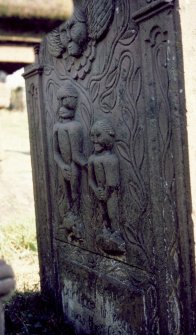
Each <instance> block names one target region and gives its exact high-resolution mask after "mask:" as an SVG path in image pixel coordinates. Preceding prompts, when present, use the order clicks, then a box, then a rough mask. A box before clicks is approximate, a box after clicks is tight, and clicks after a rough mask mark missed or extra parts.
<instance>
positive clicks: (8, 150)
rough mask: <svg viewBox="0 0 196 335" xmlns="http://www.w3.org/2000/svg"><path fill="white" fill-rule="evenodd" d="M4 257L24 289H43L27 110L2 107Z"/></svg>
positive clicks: (0, 239) (0, 250)
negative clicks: (39, 266) (37, 240)
mask: <svg viewBox="0 0 196 335" xmlns="http://www.w3.org/2000/svg"><path fill="white" fill-rule="evenodd" d="M0 134H1V141H0V142H1V148H0V189H1V192H0V217H1V222H0V257H1V258H4V259H5V260H6V261H7V262H8V263H9V264H11V265H12V267H13V270H14V272H15V276H16V282H17V290H19V291H20V292H25V291H29V290H30V291H36V290H39V268H38V255H37V242H36V231H35V214H34V200H33V186H32V171H31V160H30V147H29V134H28V122H27V113H26V112H16V111H14V112H9V111H7V110H0Z"/></svg>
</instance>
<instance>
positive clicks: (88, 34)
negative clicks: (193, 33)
mask: <svg viewBox="0 0 196 335" xmlns="http://www.w3.org/2000/svg"><path fill="white" fill-rule="evenodd" d="M179 46H180V32H179V27H178V12H177V3H176V2H174V1H164V0H155V1H150V0H149V1H147V0H146V1H145V0H141V1H129V0H123V1H122V0H121V1H119V0H115V1H114V0H110V1H108V0H107V1H103V0H96V1H95V0H92V1H75V10H74V13H73V16H72V17H71V18H70V19H69V20H68V21H67V22H66V23H65V24H63V25H61V26H60V27H59V28H57V29H55V30H54V31H53V32H51V33H50V34H49V35H48V36H47V37H46V39H45V40H44V41H43V43H42V45H41V49H40V52H39V56H38V57H37V64H35V65H33V66H31V67H29V68H27V69H26V71H25V77H26V87H27V103H28V110H29V121H30V137H31V146H32V163H33V171H34V187H35V200H36V204H37V205H36V209H37V230H38V244H39V249H40V265H41V279H42V289H43V290H44V291H45V292H47V293H49V292H50V293H51V294H52V296H53V297H54V299H56V302H59V303H60V302H61V303H60V306H61V308H62V309H63V311H64V315H65V317H66V318H67V319H68V321H69V322H70V323H72V324H73V328H74V329H75V330H76V333H77V334H104V335H105V334H110V335H111V334H115V335H116V334H126V335H128V334H192V333H193V328H194V315H193V313H194V312H193V310H194V308H193V304H194V288H193V284H194V264H193V260H194V257H193V256H194V255H193V241H192V238H191V237H192V225H191V219H190V207H189V199H190V195H189V180H188V171H187V168H186V166H187V157H186V154H187V147H186V129H185V127H186V123H185V108H184V101H183V99H182V98H181V99H179V87H180V85H182V82H183V81H182V76H181V73H180V72H181V69H180V71H179V67H180V66H181V65H180V64H181V63H180V57H181V55H180V53H179V52H177V51H178V49H179Z"/></svg>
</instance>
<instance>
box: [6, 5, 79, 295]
mask: <svg viewBox="0 0 196 335" xmlns="http://www.w3.org/2000/svg"><path fill="white" fill-rule="evenodd" d="M72 9H73V6H72V1H71V0H53V1H51V0H48V1H47V0H46V1H39V0H33V1H32V0H6V1H5V0H0V258H5V259H6V261H7V262H8V263H10V264H11V265H12V267H13V269H14V272H15V274H16V282H17V290H18V291H20V292H26V291H37V290H39V269H38V258H37V244H36V232H35V213H34V200H33V186H32V171H31V158H30V147H29V135H28V120H27V111H26V98H25V83H24V79H23V77H22V73H23V72H24V67H25V66H26V65H28V64H31V63H33V62H34V50H33V48H34V46H35V45H37V44H39V43H40V41H41V39H42V37H43V36H45V35H46V33H47V32H49V31H51V30H52V29H53V28H55V27H57V26H59V25H60V24H61V23H62V22H63V21H65V20H66V19H67V17H69V16H70V15H71V13H72Z"/></svg>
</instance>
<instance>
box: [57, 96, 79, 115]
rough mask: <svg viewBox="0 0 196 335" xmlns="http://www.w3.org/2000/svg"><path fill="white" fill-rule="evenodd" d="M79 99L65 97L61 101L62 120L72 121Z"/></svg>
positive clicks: (60, 113)
mask: <svg viewBox="0 0 196 335" xmlns="http://www.w3.org/2000/svg"><path fill="white" fill-rule="evenodd" d="M76 106H77V98H76V97H72V96H65V97H62V98H61V99H60V108H59V113H58V114H59V117H60V118H62V119H71V118H73V117H74V115H75V110H76Z"/></svg>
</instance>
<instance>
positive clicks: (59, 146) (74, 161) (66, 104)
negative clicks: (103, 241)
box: [53, 83, 122, 244]
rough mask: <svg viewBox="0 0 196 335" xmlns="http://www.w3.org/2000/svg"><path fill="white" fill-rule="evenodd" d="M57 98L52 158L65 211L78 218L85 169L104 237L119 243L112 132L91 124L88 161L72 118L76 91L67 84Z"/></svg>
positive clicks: (116, 168) (104, 124) (102, 125)
mask: <svg viewBox="0 0 196 335" xmlns="http://www.w3.org/2000/svg"><path fill="white" fill-rule="evenodd" d="M57 96H58V99H59V103H60V106H59V109H58V117H59V120H58V121H57V122H56V123H55V125H54V135H53V136H54V137H53V143H54V159H55V161H56V163H57V165H58V167H59V168H60V170H61V172H62V175H63V177H64V181H65V193H66V194H65V195H66V199H67V203H68V210H69V211H72V212H73V213H74V214H75V215H76V216H77V213H78V211H79V205H80V204H79V202H80V197H79V194H80V174H81V169H86V170H88V183H89V186H90V188H91V190H92V191H93V193H94V195H95V197H96V198H97V199H98V201H99V206H100V209H101V212H102V216H103V221H104V222H103V225H104V227H103V228H104V230H105V236H106V235H108V234H109V235H110V237H109V238H110V239H111V238H112V239H114V240H115V241H114V243H116V240H118V243H120V244H122V243H121V242H122V241H120V232H119V226H118V225H119V210H118V191H119V184H120V176H119V161H118V158H117V156H116V155H115V154H114V153H112V148H113V145H114V140H115V132H114V129H113V127H112V125H111V124H110V122H109V121H108V120H105V119H104V120H100V121H97V122H95V123H94V125H93V126H92V128H91V131H90V138H91V141H92V143H93V145H94V153H93V154H92V155H91V156H90V157H89V159H88V161H87V159H86V157H85V156H84V154H83V133H82V126H81V124H80V122H78V121H77V120H75V119H74V117H75V111H76V108H77V103H78V92H77V90H76V89H75V88H74V87H73V86H72V85H71V84H70V83H68V84H66V85H65V86H64V87H62V88H60V89H59V90H58V93H57ZM119 241H120V242H119Z"/></svg>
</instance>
